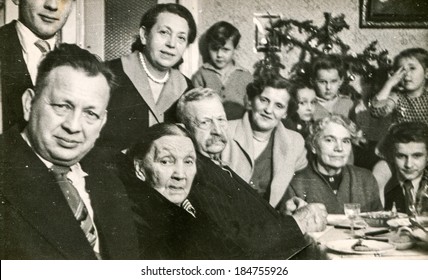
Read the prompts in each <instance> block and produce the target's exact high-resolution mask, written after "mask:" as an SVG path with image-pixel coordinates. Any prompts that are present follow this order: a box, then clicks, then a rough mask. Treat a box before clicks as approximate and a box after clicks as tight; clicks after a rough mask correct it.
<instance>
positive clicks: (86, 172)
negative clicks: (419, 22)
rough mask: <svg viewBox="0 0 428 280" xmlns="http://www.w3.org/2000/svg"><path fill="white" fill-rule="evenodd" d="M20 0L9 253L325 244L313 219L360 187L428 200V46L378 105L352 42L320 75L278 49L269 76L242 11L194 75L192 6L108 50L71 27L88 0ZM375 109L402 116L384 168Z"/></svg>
mask: <svg viewBox="0 0 428 280" xmlns="http://www.w3.org/2000/svg"><path fill="white" fill-rule="evenodd" d="M14 2H15V3H16V4H17V5H18V7H19V19H18V20H17V21H13V22H11V23H9V24H7V25H5V26H3V27H1V28H0V59H1V60H0V62H1V64H0V66H1V72H0V74H1V83H0V89H1V96H2V108H3V110H2V114H3V118H2V120H3V128H5V131H4V133H3V134H2V135H0V183H1V184H0V188H1V189H0V198H1V204H0V257H1V259H75V260H77V259H100V260H107V259H323V258H325V255H324V254H323V252H321V251H319V250H318V248H316V246H313V244H312V242H313V240H312V239H311V238H309V237H308V235H307V233H312V232H321V231H323V230H324V229H325V228H326V226H327V215H328V214H343V213H344V204H346V203H358V204H359V205H360V211H361V212H373V211H382V210H394V211H395V210H396V211H398V212H402V213H406V214H408V215H409V216H423V215H428V167H427V165H428V92H427V85H426V80H427V79H428V69H427V66H428V51H426V50H424V49H421V48H413V49H408V50H404V51H403V52H401V53H400V54H399V55H397V56H396V58H395V60H394V67H395V68H394V69H395V72H394V73H393V74H392V75H391V76H390V77H389V78H388V79H387V80H386V82H385V84H384V86H383V87H382V88H381V89H380V90H379V91H378V92H377V93H376V95H374V96H373V98H372V99H371V101H370V105H368V108H366V107H365V106H366V105H365V103H364V102H365V101H364V100H360V99H358V100H357V99H353V97H352V96H351V95H346V94H344V93H343V92H341V88H342V85H343V84H344V83H345V76H346V73H347V72H346V71H349V68H348V69H347V68H346V65H345V63H344V61H343V60H342V59H341V58H340V57H339V56H337V55H331V54H328V55H320V56H318V57H315V58H314V59H313V61H311V68H312V69H311V79H310V83H306V84H305V83H303V81H294V80H289V79H286V78H284V77H283V76H281V75H280V74H279V72H278V71H277V70H278V69H276V68H275V67H274V66H272V65H271V64H269V63H266V61H264V63H260V64H258V67H257V68H256V70H255V72H254V75H252V74H251V73H250V72H249V71H248V70H246V69H244V68H243V67H241V66H239V65H238V64H236V63H235V61H234V54H235V51H236V49H237V46H238V43H239V39H240V34H239V31H238V30H237V29H236V28H235V27H234V26H233V25H231V24H230V23H227V22H218V23H215V24H214V25H212V26H211V28H210V29H209V30H208V31H207V34H206V35H207V36H206V39H207V46H208V50H207V53H208V56H209V60H208V62H206V63H204V64H203V65H202V66H201V68H200V69H199V70H198V71H197V72H196V73H195V74H194V76H193V77H192V79H189V78H187V77H186V76H184V75H183V74H182V73H181V72H180V71H179V70H178V66H179V65H180V63H182V56H183V53H184V51H185V50H186V48H187V47H188V46H189V45H190V44H192V43H193V42H194V41H195V39H196V36H197V31H196V29H197V27H196V24H195V21H194V19H193V16H192V14H191V13H190V12H189V10H187V9H186V8H185V7H184V6H181V5H179V4H158V5H155V6H154V7H152V8H150V9H149V10H148V11H147V12H146V13H145V14H144V15H143V16H142V18H141V22H140V28H139V37H138V38H137V39H136V41H135V42H134V44H133V45H132V53H130V54H129V55H126V56H123V57H121V58H118V59H115V60H112V61H107V62H103V61H101V60H100V59H99V58H97V57H96V56H95V55H94V54H92V53H90V52H89V51H88V50H84V49H82V48H80V47H78V46H77V45H73V44H64V43H59V42H57V37H56V36H55V34H56V33H57V32H58V31H59V30H60V29H61V28H62V26H63V24H64V23H65V21H66V19H67V17H68V15H69V13H70V10H71V8H72V5H73V4H74V1H73V0H62V1H35V0H20V1H17V0H16V1H14ZM54 17H55V18H59V19H60V20H57V21H52V20H47V19H46V18H54ZM33 66H35V67H33ZM397 86H399V87H400V90H399V91H397V88H398V87H397ZM362 107H364V108H365V112H367V111H370V112H371V113H372V115H374V116H377V118H382V117H384V116H387V115H391V116H392V119H393V123H392V124H391V126H390V128H389V129H388V132H387V135H384V137H382V139H381V141H379V142H378V143H377V145H376V149H373V151H372V152H373V153H375V152H376V157H378V158H379V159H380V160H379V161H377V162H376V165H373V166H372V168H370V169H369V168H368V167H367V166H357V164H356V163H357V162H358V159H359V158H361V153H364V152H367V153H369V150H370V149H365V148H364V147H366V146H365V145H367V141H366V138H365V137H364V132H363V131H362V130H361V128H360V126H361V125H359V124H358V120H359V118H357V117H356V116H354V117H355V118H353V117H352V116H353V115H356V114H357V113H359V112H362V111H361V110H363V109H361V108H362ZM356 108H360V109H359V110H357V109H356ZM363 111H364V110H363ZM373 118H374V117H373ZM351 119H353V120H351ZM357 147H360V149H357ZM374 150H376V151H374ZM367 157H373V154H370V155H367ZM354 162H355V164H354ZM415 231H416V230H415ZM419 236H420V238H421V239H425V240H426V238H425V236H424V235H423V233H422V235H419ZM427 241H428V240H427ZM427 255H428V252H427Z"/></svg>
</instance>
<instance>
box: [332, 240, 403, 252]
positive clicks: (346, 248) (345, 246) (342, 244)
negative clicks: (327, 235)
mask: <svg viewBox="0 0 428 280" xmlns="http://www.w3.org/2000/svg"><path fill="white" fill-rule="evenodd" d="M359 240H360V239H344V240H335V241H330V242H328V243H327V244H326V246H327V248H329V249H330V250H333V251H336V252H340V253H347V254H358V255H373V254H379V253H384V252H387V251H391V250H394V249H395V246H394V245H392V244H389V243H386V242H380V241H375V240H361V244H362V245H364V246H367V248H368V249H369V251H357V250H354V249H353V246H354V245H355V244H356V243H357V242H358V241H359Z"/></svg>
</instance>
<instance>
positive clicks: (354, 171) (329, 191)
mask: <svg viewBox="0 0 428 280" xmlns="http://www.w3.org/2000/svg"><path fill="white" fill-rule="evenodd" d="M362 141H363V137H362V132H361V131H360V130H359V129H358V128H357V126H356V125H355V124H354V123H353V122H351V121H350V120H348V119H347V118H345V117H343V116H340V115H331V116H328V117H325V118H322V119H320V120H318V121H317V122H316V123H315V124H314V125H313V126H312V127H311V133H310V135H309V138H308V144H309V146H310V151H311V152H312V161H311V163H310V164H309V165H308V166H307V167H306V168H305V169H303V170H302V171H300V172H298V173H296V175H295V176H294V178H293V180H292V181H291V183H290V185H289V187H288V189H287V191H286V195H285V199H288V198H291V197H293V196H298V197H300V198H303V199H305V200H306V201H307V202H308V203H313V202H318V203H323V204H324V205H325V206H326V208H327V212H328V213H329V214H343V213H344V209H343V205H344V203H351V202H352V203H359V204H361V211H362V212H368V211H376V210H382V204H381V201H380V198H379V190H378V186H377V183H376V180H375V178H374V176H373V175H372V173H371V172H370V171H369V170H366V169H363V168H359V167H356V166H353V165H348V164H347V163H348V159H349V156H350V155H351V152H352V144H359V143H360V142H362Z"/></svg>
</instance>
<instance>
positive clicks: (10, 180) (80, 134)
mask: <svg viewBox="0 0 428 280" xmlns="http://www.w3.org/2000/svg"><path fill="white" fill-rule="evenodd" d="M112 83H113V74H112V73H111V72H110V70H109V69H108V68H107V67H106V66H105V65H104V64H103V63H102V62H100V61H99V60H98V59H97V58H96V57H95V56H94V55H92V54H91V53H89V52H88V51H86V50H82V49H80V48H79V47H78V46H76V45H68V44H62V45H59V46H58V47H57V48H55V49H54V50H53V51H51V52H50V53H48V54H47V56H46V57H45V58H44V59H43V60H42V62H41V64H40V66H39V71H38V76H37V81H36V86H35V89H34V90H33V89H27V90H26V91H25V93H24V95H23V98H22V103H23V111H24V118H25V120H26V121H27V122H28V124H27V126H26V127H25V128H24V130H22V131H21V130H19V129H18V126H17V125H16V126H14V127H13V128H11V129H10V130H8V131H6V132H5V133H4V134H3V135H1V136H0V186H1V189H0V198H1V204H0V217H1V219H0V239H1V240H0V257H1V259H96V258H98V259H135V258H138V252H137V248H138V244H137V243H138V242H137V237H136V229H135V226H134V223H133V220H132V212H131V206H130V205H129V201H128V198H127V196H126V194H125V193H126V192H125V190H124V187H123V185H122V184H121V182H120V180H119V179H118V178H116V177H115V176H114V175H113V172H111V170H108V169H107V168H106V167H105V166H103V164H102V163H103V162H105V160H103V159H104V157H105V155H104V153H101V151H99V150H97V149H96V148H94V149H93V147H94V144H95V141H96V140H97V138H98V137H99V134H100V131H101V129H102V128H103V126H104V124H105V123H106V121H107V111H106V108H107V104H108V102H109V98H110V90H111V86H112ZM57 170H63V171H61V172H57Z"/></svg>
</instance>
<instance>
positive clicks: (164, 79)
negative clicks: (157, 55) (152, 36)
mask: <svg viewBox="0 0 428 280" xmlns="http://www.w3.org/2000/svg"><path fill="white" fill-rule="evenodd" d="M138 55H139V58H140V62H141V65H142V66H143V69H144V72H146V75H147V77H149V78H150V80H152V81H153V82H155V83H157V84H164V83H166V81H168V79H169V71H168V72H166V74H165V77H163V78H162V79H157V78H155V77H154V76H153V75H152V73H150V71H149V69H148V68H147V65H146V61H145V60H144V57H143V55H142V54H141V53H138Z"/></svg>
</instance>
